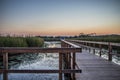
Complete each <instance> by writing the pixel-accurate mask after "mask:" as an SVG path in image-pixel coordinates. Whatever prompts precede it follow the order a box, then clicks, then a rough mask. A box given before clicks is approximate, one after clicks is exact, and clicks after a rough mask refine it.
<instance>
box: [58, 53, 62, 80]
mask: <svg viewBox="0 0 120 80" xmlns="http://www.w3.org/2000/svg"><path fill="white" fill-rule="evenodd" d="M59 80H62V54H60V53H59Z"/></svg>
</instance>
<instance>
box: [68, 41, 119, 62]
mask: <svg viewBox="0 0 120 80" xmlns="http://www.w3.org/2000/svg"><path fill="white" fill-rule="evenodd" d="M68 41H69V42H73V43H74V44H78V45H79V46H81V47H82V48H86V49H89V52H90V50H91V49H93V53H94V54H95V49H99V55H100V56H101V53H102V48H104V47H103V46H107V50H108V54H107V55H108V60H109V61H112V55H117V56H120V54H114V53H112V50H113V48H112V47H116V48H118V49H120V43H111V42H95V41H82V40H68ZM96 45H97V47H96Z"/></svg>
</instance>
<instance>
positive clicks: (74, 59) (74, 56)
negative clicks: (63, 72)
mask: <svg viewBox="0 0 120 80" xmlns="http://www.w3.org/2000/svg"><path fill="white" fill-rule="evenodd" d="M75 62H76V55H75V53H73V61H72V67H73V69H75ZM72 78H73V80H76V77H75V73H73V76H72Z"/></svg>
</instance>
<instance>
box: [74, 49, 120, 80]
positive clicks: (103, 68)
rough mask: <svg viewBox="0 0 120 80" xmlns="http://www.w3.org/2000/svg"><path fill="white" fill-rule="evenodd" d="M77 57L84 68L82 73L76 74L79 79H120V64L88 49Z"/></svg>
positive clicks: (80, 65)
mask: <svg viewBox="0 0 120 80" xmlns="http://www.w3.org/2000/svg"><path fill="white" fill-rule="evenodd" d="M76 57H77V60H76V61H77V63H78V65H79V67H80V69H82V73H77V74H76V78H77V80H120V65H117V64H115V63H113V62H110V61H107V60H105V59H103V58H101V57H99V56H96V55H94V54H90V53H88V52H86V51H83V52H82V53H81V54H76Z"/></svg>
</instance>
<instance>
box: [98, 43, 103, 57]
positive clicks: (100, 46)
mask: <svg viewBox="0 0 120 80" xmlns="http://www.w3.org/2000/svg"><path fill="white" fill-rule="evenodd" d="M99 48H100V52H99V55H100V57H101V50H102V45H101V44H99Z"/></svg>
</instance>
